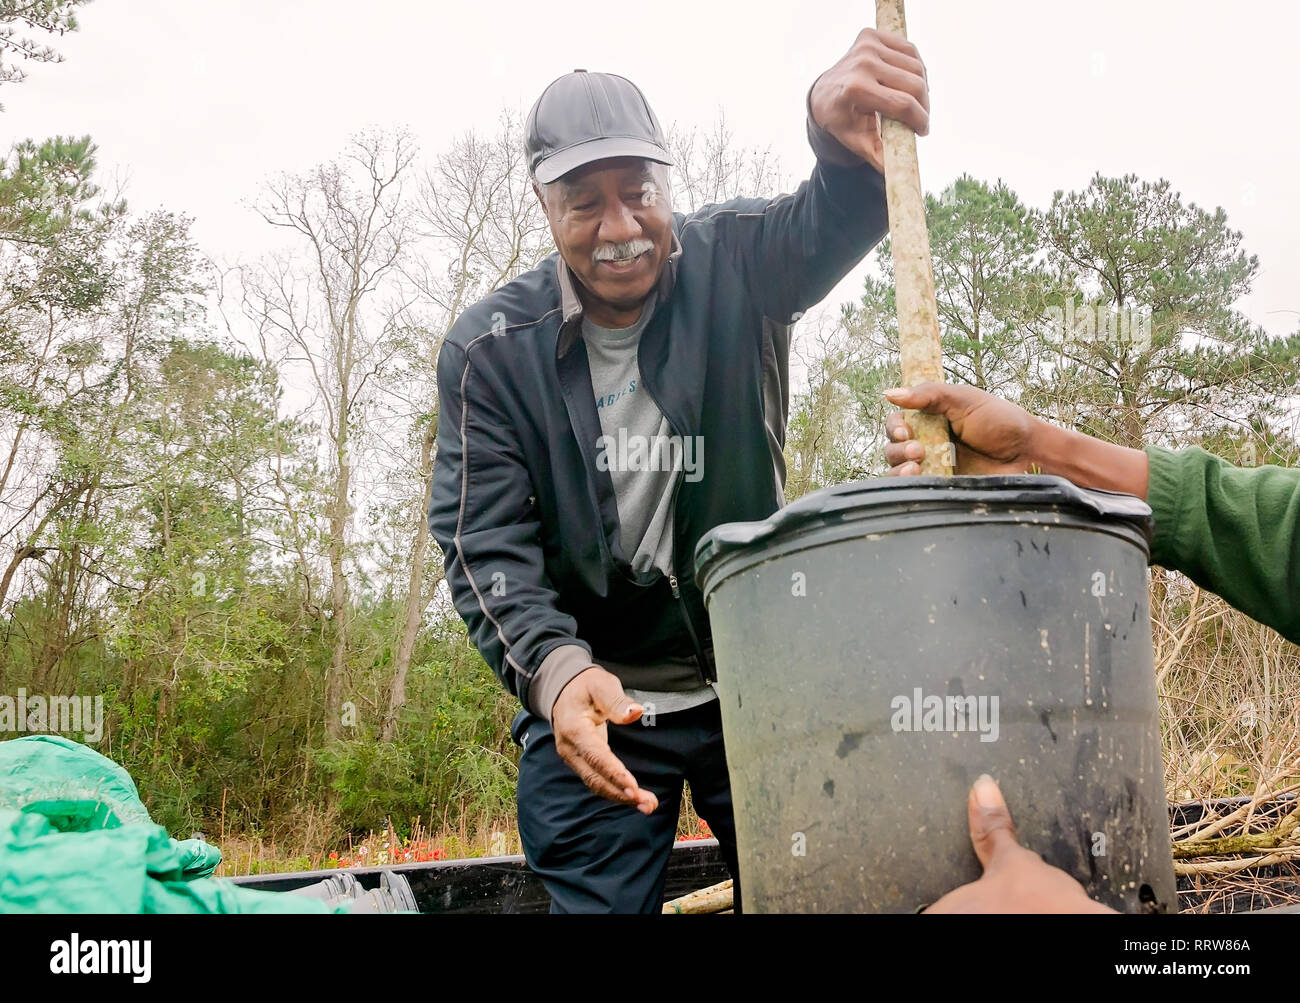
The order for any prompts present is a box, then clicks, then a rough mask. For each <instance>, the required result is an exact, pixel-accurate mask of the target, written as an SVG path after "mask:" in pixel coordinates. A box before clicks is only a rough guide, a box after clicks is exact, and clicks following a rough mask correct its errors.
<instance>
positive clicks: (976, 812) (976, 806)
mask: <svg viewBox="0 0 1300 1003" xmlns="http://www.w3.org/2000/svg"><path fill="white" fill-rule="evenodd" d="M966 815H967V818H968V820H969V821H970V842H971V846H973V847H974V848H975V856H977V857H979V860H980V866H982V867H983V868H984V869H985V870H988V868H989V865H990V864H992V863H993V857H994V855H995V854H996V853H997V852H998V850H1000V849H1004V848H1006V847H1010V846H1018V845H1019V843H1018V841H1017V839H1016V824H1015V823H1014V822H1013V821H1011V812H1010V811H1009V810H1008V809H1007V803H1006V801H1004V800H1003V799H1002V791H1001V790H1000V789H999V788H998V785H997V784H996V783H995V782H994V780H993V778H992V777H990V776H989V775H988V774H987V773H985V774H982V775H981V776H980V777H979V779H977V780H976V781H975V783H974V784H973V785H972V786H971V789H970V796H969V797H968V798H967V799H966Z"/></svg>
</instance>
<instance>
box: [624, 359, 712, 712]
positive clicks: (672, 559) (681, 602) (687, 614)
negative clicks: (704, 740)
mask: <svg viewBox="0 0 1300 1003" xmlns="http://www.w3.org/2000/svg"><path fill="white" fill-rule="evenodd" d="M637 354H638V356H639V355H640V346H638V351H637ZM637 371H638V372H640V374H641V387H642V389H644V390H645V392H646V393H648V394H649V395H650V399H651V400H652V401H654V402H655V407H657V408H658V409H659V413H660V414H661V415H663V416H664V419H665V420H666V421H667V422H668V427H669V428H670V429H672V432H673V435H675V436H677V438H678V439H679V440H681V439H682V434H681V432H679V431H678V430H677V426H676V425H675V424H674V423H673V420H672V418H670V417H669V416H668V412H667V411H665V410H664V406H663V405H662V404H661V403H659V398H658V396H656V395H655V392H654V391H653V390H651V389H650V384H649V383H648V382H646V378H645V371H644V370H643V369H641V360H640V358H638V359H637ZM685 449H686V443H685V442H682V450H683V452H684V451H685ZM685 476H686V471H685V470H679V471H678V472H677V478H676V480H675V481H674V482H673V499H672V511H673V539H672V546H671V547H670V548H669V555H668V563H669V565H670V566H671V567H672V569H673V571H672V573H670V574H669V575H668V587H669V588H670V589H671V590H672V593H673V598H674V599H675V600H676V601H677V608H678V609H679V610H681V611H682V619H683V620H684V621H685V622H686V632H687V633H688V634H690V635H691V645H692V646H693V647H694V648H695V660H696V662H698V663H699V668H700V679H701V681H702V682H703V683H704V685H705V686H708V685H709V683H710V680H709V674H708V664H709V663H708V659H706V658H705V657H704V648H703V647H702V646H701V645H700V638H699V635H698V634H696V633H695V624H694V623H693V622H692V621H691V611H690V610H689V609H687V607H686V600H685V599H683V598H682V593H681V590H680V589H679V588H678V587H677V574H676V571H677V530H678V518H677V494H678V492H679V491H680V490H681V486H682V480H683V479H684V478H685Z"/></svg>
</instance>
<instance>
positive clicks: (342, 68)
mask: <svg viewBox="0 0 1300 1003" xmlns="http://www.w3.org/2000/svg"><path fill="white" fill-rule="evenodd" d="M1228 11H1229V8H1228V6H1227V5H1225V4H1223V3H1222V0H1219V2H1217V3H1208V2H1206V3H1202V2H1193V0H1177V2H1175V0H1168V2H1166V0H1127V2H1110V0H1106V2H1098V0H1089V2H1086V3H1071V4H1063V3H1062V4H1058V3H1052V2H1044V0H982V2H970V0H912V2H910V3H909V5H908V21H909V35H910V37H911V39H912V41H913V42H915V43H916V45H917V46H918V48H919V49H920V51H921V54H922V57H923V58H924V59H925V61H926V65H927V68H928V72H929V76H930V87H931V105H932V114H933V119H932V129H931V134H930V136H929V137H927V138H925V139H924V140H922V141H921V146H920V157H921V172H922V177H923V181H924V184H925V186H926V188H927V190H931V191H938V190H940V189H941V188H942V187H943V186H944V185H946V184H947V183H948V182H949V181H950V180H952V179H953V178H954V177H956V176H957V175H958V174H960V173H962V172H963V171H965V172H968V173H970V174H972V175H974V176H976V177H980V178H985V179H988V180H993V179H995V178H998V177H1001V178H1004V179H1005V180H1006V181H1007V182H1008V183H1009V184H1010V185H1011V186H1012V187H1013V188H1014V189H1015V190H1016V191H1017V192H1018V193H1019V194H1020V196H1021V197H1022V198H1023V199H1024V200H1025V201H1027V202H1029V203H1030V204H1033V205H1039V206H1043V205H1045V204H1046V203H1047V201H1048V200H1049V199H1050V197H1051V194H1052V192H1053V191H1054V190H1056V189H1058V188H1066V189H1069V188H1078V187H1082V186H1083V185H1085V184H1086V183H1087V181H1088V179H1089V178H1090V177H1091V175H1092V174H1093V173H1094V172H1096V171H1101V172H1103V173H1106V174H1112V175H1113V174H1122V173H1128V172H1132V173H1136V174H1138V175H1139V176H1141V177H1143V178H1146V179H1155V178H1157V177H1165V178H1168V179H1169V180H1170V181H1171V182H1172V183H1173V184H1174V186H1175V187H1176V188H1177V189H1179V190H1180V191H1181V192H1182V193H1183V195H1184V197H1185V198H1186V199H1188V200H1190V201H1195V202H1197V203H1199V204H1201V205H1205V206H1209V207H1213V206H1222V207H1223V208H1224V209H1225V210H1226V211H1227V213H1228V218H1229V221H1230V223H1231V225H1232V226H1233V227H1235V228H1236V229H1238V230H1241V231H1242V232H1243V233H1244V235H1245V242H1246V246H1247V249H1248V250H1250V251H1251V252H1253V253H1255V254H1257V255H1258V256H1259V258H1260V263H1261V270H1260V275H1259V278H1258V280H1257V281H1256V283H1255V290H1254V293H1253V294H1252V295H1251V296H1250V297H1249V298H1248V299H1247V300H1245V301H1243V303H1242V304H1241V305H1242V307H1243V309H1245V310H1246V311H1247V313H1248V314H1249V315H1250V316H1251V317H1252V318H1253V319H1254V320H1255V321H1257V322H1259V323H1261V324H1263V325H1265V326H1266V327H1267V328H1268V330H1269V331H1271V332H1272V333H1274V334H1282V333H1287V332H1290V331H1293V330H1295V329H1296V327H1297V326H1298V325H1300V281H1298V276H1297V270H1298V269H1297V266H1298V265H1300V198H1298V197H1297V194H1296V181H1295V179H1296V177H1297V173H1298V169H1297V168H1298V165H1300V138H1297V135H1298V131H1297V124H1298V122H1297V119H1298V118H1300V115H1297V111H1296V98H1297V91H1298V90H1300V88H1298V87H1297V84H1296V73H1297V69H1296V59H1295V44H1296V39H1297V38H1298V37H1300V5H1295V4H1293V3H1291V2H1290V0H1269V2H1263V0H1259V2H1250V3H1242V4H1239V5H1233V7H1232V8H1231V13H1230V15H1229V13H1228ZM79 17H80V20H81V24H82V27H81V31H80V32H78V33H77V34H74V35H69V36H67V37H65V38H63V39H61V40H57V41H56V45H57V46H58V47H59V48H60V49H61V51H62V52H63V53H64V55H65V56H66V57H67V58H66V62H64V63H61V64H57V65H49V66H40V65H38V66H34V67H31V68H30V77H29V79H28V80H27V81H26V82H25V83H22V84H18V85H12V86H6V87H4V88H0V100H3V102H4V104H5V106H6V108H7V109H8V110H7V111H6V112H4V113H3V114H0V140H2V141H4V142H5V143H6V145H7V142H8V141H9V140H12V139H20V138H24V137H33V138H43V137H45V136H49V135H52V134H56V133H62V134H76V135H80V134H85V133H89V134H90V135H92V136H93V137H94V139H95V141H96V142H97V143H98V145H99V148H100V162H101V164H102V165H103V166H104V167H106V168H109V169H120V170H122V171H124V172H126V173H127V174H128V177H129V188H128V191H127V196H128V198H129V200H130V202H131V204H132V205H133V207H134V208H135V209H136V210H140V211H143V210H147V209H150V208H153V207H155V206H164V207H166V208H169V209H173V210H178V211H183V212H186V213H189V214H191V215H193V216H194V217H195V219H196V224H195V230H194V232H195V235H196V237H197V238H198V240H199V242H200V244H201V245H202V246H203V247H204V249H205V250H206V251H208V252H209V253H210V254H212V255H214V256H216V257H219V258H225V259H231V258H234V257H237V256H239V255H242V254H247V253H249V252H250V251H254V250H256V249H257V248H259V247H262V246H265V245H266V243H267V241H268V240H269V239H270V234H268V232H267V231H268V227H266V225H265V224H264V223H262V222H260V221H259V220H257V219H256V218H255V217H254V216H253V215H252V213H251V212H249V211H247V210H246V209H244V208H243V206H242V202H243V200H245V199H246V198H248V197H249V196H250V195H252V194H253V193H254V192H255V190H256V189H257V186H258V184H259V182H260V180H261V179H262V178H264V177H265V176H267V175H270V174H273V173H276V172H279V171H281V170H295V171H296V170H300V169H304V168H307V167H309V166H311V165H312V164H313V163H315V162H317V161H320V160H322V159H326V158H328V157H330V156H331V155H333V154H334V153H335V152H336V151H337V150H338V149H339V148H340V147H341V146H342V145H343V144H344V142H345V141H346V139H347V137H348V136H349V135H350V134H351V133H352V132H354V131H356V130H357V129H359V128H361V127H363V126H366V125H372V124H376V125H397V124H405V125H408V126H410V127H411V128H412V130H413V131H414V132H415V134H416V135H417V136H418V137H419V140H420V142H421V145H422V148H423V149H424V150H425V151H427V152H435V151H437V150H438V149H439V148H441V147H442V146H444V145H445V144H446V143H447V142H448V140H449V139H450V138H451V137H453V136H454V135H456V134H457V133H459V132H462V131H464V130H466V129H469V128H472V127H479V128H483V129H490V128H491V127H492V126H493V124H494V123H495V120H496V116H497V114H498V112H499V110H500V108H501V107H502V105H503V104H508V105H517V106H520V107H521V108H522V109H524V110H526V109H527V107H528V106H529V105H530V104H531V103H532V101H533V100H534V99H535V97H536V96H537V94H538V93H540V91H541V89H542V88H543V87H544V86H545V85H546V84H547V83H549V82H550V81H551V80H552V79H553V78H555V77H556V76H558V75H560V74H561V73H564V72H567V71H568V70H571V69H573V68H575V67H584V68H586V69H591V70H607V71H612V72H618V73H622V74H624V75H625V76H628V77H630V78H631V79H633V80H635V81H636V82H637V83H638V84H639V85H640V86H641V87H642V89H643V90H644V91H645V92H646V95H647V96H648V98H649V99H650V102H651V104H652V105H653V106H654V108H655V110H656V112H657V114H658V116H659V118H660V120H661V121H662V122H664V123H665V124H667V123H668V122H670V121H673V120H678V121H682V122H687V123H690V122H697V123H700V124H705V123H707V122H708V121H710V120H712V118H713V117H714V116H715V114H716V112H717V110H718V108H719V107H721V108H723V109H725V111H726V114H727V116H728V118H729V119H730V121H731V122H732V124H733V126H734V127H735V130H736V132H737V134H738V138H740V139H741V140H743V141H746V142H749V143H760V144H768V143H770V144H771V145H772V147H773V148H774V149H775V150H776V151H777V152H778V153H779V154H780V156H781V158H782V161H783V163H784V166H785V168H786V170H787V171H788V172H790V173H792V174H793V175H794V176H795V177H801V176H804V175H806V173H807V171H808V170H809V169H810V168H811V165H812V155H811V153H810V152H809V150H808V148H807V144H806V141H805V139H804V133H803V100H804V95H805V93H806V91H807V89H808V87H809V85H810V84H811V82H812V80H813V79H814V78H815V77H816V75H817V74H818V73H819V72H820V71H821V70H823V69H825V68H826V67H827V66H829V65H830V64H831V63H833V62H834V61H835V60H836V59H837V58H839V56H841V55H842V54H843V52H844V50H845V49H847V48H848V46H849V44H850V43H851V42H852V40H853V38H854V36H855V35H856V33H857V31H858V30H859V29H860V28H862V27H864V26H867V25H870V24H872V23H874V5H873V4H872V3H870V2H869V0H861V2H858V3H844V2H842V0H798V2H794V3H789V2H787V3H775V2H771V0H748V2H734V0H707V2H704V0H693V2H689V3H683V2H677V0H673V2H660V3H643V2H638V3H627V2H623V3H617V2H609V0H606V2H603V3H575V2H570V3H550V4H544V3H539V2H536V0H534V2H532V3H527V4H525V3H515V2H509V3H504V2H499V0H478V2H457V3H447V2H442V0H438V2H434V3H416V2H410V0H406V2H401V0H367V2H366V3H357V2H355V0H352V2H342V0H223V2H221V3H211V2H207V3H199V2H194V0H95V2H93V3H91V4H90V5H89V6H88V7H86V8H85V9H84V11H83V12H82V13H81V14H80V15H79ZM855 289H856V282H853V283H849V282H846V283H845V284H842V285H841V287H840V288H839V289H837V290H836V292H835V293H834V294H833V297H834V298H837V299H846V298H848V297H850V296H853V295H854V292H855Z"/></svg>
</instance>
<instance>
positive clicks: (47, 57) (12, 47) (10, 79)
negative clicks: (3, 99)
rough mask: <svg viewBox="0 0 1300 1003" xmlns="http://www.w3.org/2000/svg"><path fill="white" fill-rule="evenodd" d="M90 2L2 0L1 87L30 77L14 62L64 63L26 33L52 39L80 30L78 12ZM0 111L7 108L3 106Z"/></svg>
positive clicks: (53, 52) (56, 54) (70, 0)
mask: <svg viewBox="0 0 1300 1003" xmlns="http://www.w3.org/2000/svg"><path fill="white" fill-rule="evenodd" d="M88 2H89V0H0V83H15V82H17V81H20V80H22V79H24V78H25V77H26V75H27V74H26V73H24V72H23V69H22V67H21V66H19V65H16V64H15V63H14V62H13V60H14V58H17V59H19V60H21V61H24V62H25V61H28V60H30V61H32V62H37V63H58V62H62V61H63V57H62V56H61V55H59V53H58V52H56V51H55V50H54V49H53V48H52V47H51V46H49V45H44V44H42V43H40V42H38V41H36V40H34V39H32V38H30V37H28V36H26V35H20V34H19V33H18V26H21V27H22V28H23V29H28V30H29V29H35V30H37V31H43V32H45V33H47V34H50V35H62V34H63V33H64V32H67V31H76V30H77V27H78V25H77V18H76V13H75V12H76V9H77V8H78V7H80V6H82V5H83V4H85V3H88ZM0 111H4V106H3V105H0Z"/></svg>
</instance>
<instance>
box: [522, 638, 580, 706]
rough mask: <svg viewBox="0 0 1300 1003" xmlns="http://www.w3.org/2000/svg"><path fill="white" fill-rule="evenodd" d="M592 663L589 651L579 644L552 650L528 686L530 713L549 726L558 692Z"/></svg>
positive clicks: (563, 645) (564, 645)
mask: <svg viewBox="0 0 1300 1003" xmlns="http://www.w3.org/2000/svg"><path fill="white" fill-rule="evenodd" d="M595 664H596V663H595V662H593V661H592V660H591V652H590V651H589V650H588V649H587V648H586V647H585V646H583V645H581V644H561V645H560V646H559V647H557V648H554V649H552V651H551V653H550V654H548V655H547V656H546V657H545V658H543V659H542V664H541V666H539V667H538V669H537V674H536V675H535V676H533V681H532V684H531V685H530V686H529V687H528V704H529V710H531V711H532V712H533V713H534V714H536V715H537V716H538V717H540V718H543V719H544V720H545V721H546V722H547V724H549V723H550V721H551V708H552V707H554V706H555V701H556V700H557V699H558V698H559V696H560V691H561V690H562V689H564V687H565V686H567V685H568V684H569V680H571V679H572V678H573V677H574V676H576V675H577V674H578V673H580V672H584V671H586V670H587V669H589V668H591V667H592V666H593V665H595Z"/></svg>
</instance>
